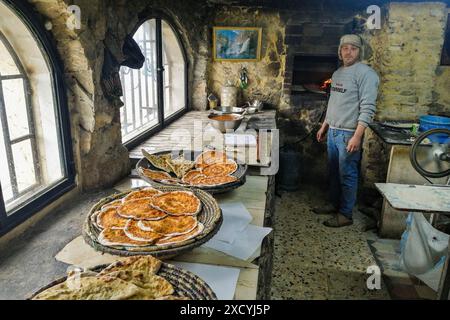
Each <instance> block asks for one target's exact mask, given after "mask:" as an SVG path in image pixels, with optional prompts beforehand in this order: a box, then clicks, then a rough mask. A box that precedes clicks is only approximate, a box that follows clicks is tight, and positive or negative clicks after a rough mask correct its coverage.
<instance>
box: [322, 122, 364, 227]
mask: <svg viewBox="0 0 450 320" xmlns="http://www.w3.org/2000/svg"><path fill="white" fill-rule="evenodd" d="M352 136H353V132H351V131H346V130H339V129H332V128H330V129H329V130H328V138H327V150H328V170H329V178H330V200H331V204H332V205H333V206H335V207H336V209H338V210H339V212H340V213H341V214H343V215H344V216H346V217H347V218H349V219H352V211H353V207H354V205H355V203H356V194H357V191H358V175H359V163H360V160H361V148H360V149H359V150H358V151H356V152H352V153H349V152H347V150H346V148H347V144H348V141H349V140H350V138H351V137H352Z"/></svg>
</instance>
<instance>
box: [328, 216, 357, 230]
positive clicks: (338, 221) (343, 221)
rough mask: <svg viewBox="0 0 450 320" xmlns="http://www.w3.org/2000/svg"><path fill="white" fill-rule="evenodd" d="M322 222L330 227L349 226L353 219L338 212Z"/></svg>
mask: <svg viewBox="0 0 450 320" xmlns="http://www.w3.org/2000/svg"><path fill="white" fill-rule="evenodd" d="M323 224H324V225H325V226H327V227H330V228H340V227H345V226H351V225H352V224H353V220H352V219H349V218H347V217H346V216H344V215H343V214H341V213H338V214H337V215H335V216H334V217H333V218H331V219H329V220H327V221H325V222H324V223H323Z"/></svg>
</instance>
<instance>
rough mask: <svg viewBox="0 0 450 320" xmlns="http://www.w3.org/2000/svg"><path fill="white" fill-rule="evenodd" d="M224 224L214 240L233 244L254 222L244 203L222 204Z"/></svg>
mask: <svg viewBox="0 0 450 320" xmlns="http://www.w3.org/2000/svg"><path fill="white" fill-rule="evenodd" d="M220 208H221V209H222V215H223V222H222V226H221V227H220V229H219V232H217V234H216V235H215V236H214V239H216V240H220V241H225V242H227V243H233V241H234V239H235V238H236V236H237V235H238V234H239V233H240V232H242V231H243V230H244V229H245V228H246V227H247V226H248V225H249V223H250V222H251V221H252V220H253V217H252V215H251V214H250V212H248V210H247V208H246V207H245V206H244V204H243V203H242V202H230V203H222V204H221V205H220Z"/></svg>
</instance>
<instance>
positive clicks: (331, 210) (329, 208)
mask: <svg viewBox="0 0 450 320" xmlns="http://www.w3.org/2000/svg"><path fill="white" fill-rule="evenodd" d="M312 211H313V212H314V213H315V214H336V213H338V210H337V209H336V207H335V206H333V205H331V204H327V205H325V206H322V207H317V208H313V210H312Z"/></svg>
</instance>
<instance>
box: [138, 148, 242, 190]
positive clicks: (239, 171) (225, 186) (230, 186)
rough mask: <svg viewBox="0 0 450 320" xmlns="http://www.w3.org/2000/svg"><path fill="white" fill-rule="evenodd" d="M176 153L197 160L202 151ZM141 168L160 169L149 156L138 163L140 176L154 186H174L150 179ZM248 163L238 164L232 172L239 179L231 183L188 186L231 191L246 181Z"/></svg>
mask: <svg viewBox="0 0 450 320" xmlns="http://www.w3.org/2000/svg"><path fill="white" fill-rule="evenodd" d="M170 152H172V153H173V151H161V152H156V153H154V154H155V155H161V154H166V153H170ZM174 153H175V154H178V153H183V155H184V158H185V159H187V160H192V161H193V160H195V159H196V158H197V156H199V155H200V154H201V153H202V151H192V150H181V151H179V152H177V151H175V152H174ZM140 168H145V169H151V170H160V169H158V168H156V167H154V166H153V165H152V164H151V163H150V161H148V160H147V158H145V157H144V158H142V159H141V160H139V162H138V163H137V164H136V171H137V173H138V174H139V176H140V177H141V178H142V179H144V180H145V181H147V182H148V183H150V184H151V185H152V186H172V185H170V184H164V183H161V182H156V181H154V180H153V179H150V178H149V177H147V176H145V175H144V174H143V173H142V170H140ZM247 168H248V167H247V165H246V164H238V168H237V170H236V171H235V172H234V173H233V174H232V176H234V177H236V178H237V181H235V182H231V183H226V184H223V185H220V186H215V187H201V186H187V187H188V188H189V187H194V188H197V189H200V190H204V191H206V192H209V193H211V194H219V193H225V192H228V191H231V190H233V189H236V188H239V187H240V186H242V185H243V184H244V183H245V175H246V173H247ZM171 175H172V176H173V177H175V175H174V174H171Z"/></svg>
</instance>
